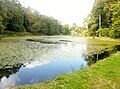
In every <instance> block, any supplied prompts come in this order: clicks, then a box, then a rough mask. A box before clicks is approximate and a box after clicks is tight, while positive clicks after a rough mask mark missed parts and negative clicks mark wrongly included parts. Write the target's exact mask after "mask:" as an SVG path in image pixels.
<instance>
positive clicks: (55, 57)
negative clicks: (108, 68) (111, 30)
mask: <svg viewBox="0 0 120 89" xmlns="http://www.w3.org/2000/svg"><path fill="white" fill-rule="evenodd" d="M116 44H117V43H116ZM113 45H114V44H111V42H106V41H98V40H93V39H87V38H82V37H69V36H68V37H67V36H66V37H64V36H51V37H47V36H46V37H45V36H43V37H11V38H4V39H1V40H0V89H2V88H5V87H8V86H19V85H25V84H34V83H40V82H43V81H45V80H50V79H53V78H55V77H56V76H58V75H60V74H63V73H72V72H74V71H77V70H80V68H86V67H88V62H87V61H86V60H85V58H86V57H85V55H87V54H90V53H93V52H98V51H99V50H101V49H104V48H106V47H110V46H113Z"/></svg>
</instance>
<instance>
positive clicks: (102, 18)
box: [87, 0, 120, 38]
mask: <svg viewBox="0 0 120 89" xmlns="http://www.w3.org/2000/svg"><path fill="white" fill-rule="evenodd" d="M87 22H88V32H89V35H90V36H107V37H112V38H119V37H120V2H119V0H95V3H94V6H93V8H92V11H91V14H90V15H89V16H88V18H87Z"/></svg>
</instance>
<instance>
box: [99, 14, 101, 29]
mask: <svg viewBox="0 0 120 89" xmlns="http://www.w3.org/2000/svg"><path fill="white" fill-rule="evenodd" d="M99 28H101V14H99Z"/></svg>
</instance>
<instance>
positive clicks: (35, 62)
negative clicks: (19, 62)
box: [24, 60, 49, 68]
mask: <svg viewBox="0 0 120 89" xmlns="http://www.w3.org/2000/svg"><path fill="white" fill-rule="evenodd" d="M48 63H49V61H48V60H41V62H40V61H31V62H30V63H29V62H27V63H25V64H24V66H25V68H34V67H37V66H42V65H44V64H48Z"/></svg>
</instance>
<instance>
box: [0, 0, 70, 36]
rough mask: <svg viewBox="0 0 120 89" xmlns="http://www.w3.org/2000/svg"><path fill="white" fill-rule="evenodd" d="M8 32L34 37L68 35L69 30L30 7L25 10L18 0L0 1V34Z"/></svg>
mask: <svg viewBox="0 0 120 89" xmlns="http://www.w3.org/2000/svg"><path fill="white" fill-rule="evenodd" d="M10 31H11V32H10ZM6 32H7V33H6ZM8 32H10V33H12V32H13V33H16V32H17V33H21V32H23V33H26V32H29V33H32V34H35V35H41V34H45V35H59V34H69V33H70V31H69V28H66V27H65V26H62V25H61V23H60V22H59V21H58V20H56V19H54V18H52V17H48V16H45V15H41V14H40V13H39V12H38V11H35V10H33V9H31V8H30V7H28V8H25V7H23V6H22V5H21V4H20V2H19V1H18V0H0V33H1V34H8Z"/></svg>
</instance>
